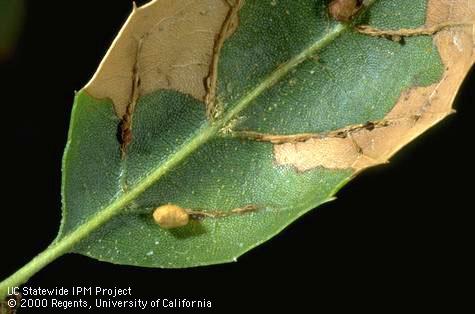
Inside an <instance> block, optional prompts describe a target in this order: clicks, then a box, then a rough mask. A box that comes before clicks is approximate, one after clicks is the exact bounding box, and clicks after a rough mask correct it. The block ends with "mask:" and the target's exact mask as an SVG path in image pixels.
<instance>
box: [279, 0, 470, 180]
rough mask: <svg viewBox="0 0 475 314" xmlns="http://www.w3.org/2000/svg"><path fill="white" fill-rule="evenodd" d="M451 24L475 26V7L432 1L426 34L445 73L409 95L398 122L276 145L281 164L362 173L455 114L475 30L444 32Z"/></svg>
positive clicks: (396, 112) (391, 117)
mask: <svg viewBox="0 0 475 314" xmlns="http://www.w3.org/2000/svg"><path fill="white" fill-rule="evenodd" d="M451 21H475V7H474V6H473V5H470V3H469V2H467V1H461V0H453V1H439V0H429V1H428V9H427V20H426V25H425V27H424V28H425V29H426V30H430V31H434V33H433V36H434V44H435V45H436V46H437V48H438V50H439V53H440V56H441V59H442V61H443V63H444V66H445V73H444V74H443V77H442V79H441V80H440V81H439V82H438V83H435V84H432V85H430V86H427V87H412V88H410V89H408V90H406V91H404V92H403V93H402V95H401V96H400V98H399V100H398V101H397V102H396V104H395V106H394V107H393V109H392V110H391V111H390V112H389V113H388V114H387V115H386V117H384V119H383V120H385V121H394V122H392V123H390V124H389V125H387V126H385V127H381V128H375V129H373V130H365V129H361V130H360V131H358V132H353V133H350V135H351V136H349V137H346V138H339V137H325V138H310V139H306V140H305V141H303V142H296V143H281V144H276V145H274V156H275V162H276V164H278V165H290V166H293V167H295V168H296V169H297V170H298V171H307V170H311V169H314V168H317V167H325V168H330V169H353V170H354V171H355V172H359V171H361V170H363V169H365V168H367V167H371V166H375V165H378V164H381V163H385V162H387V161H388V159H389V158H390V157H391V156H392V155H394V153H396V152H397V151H398V150H400V149H401V148H402V147H404V146H405V145H406V144H407V143H409V142H411V141H412V140H413V139H414V138H416V137H418V136H419V135H420V134H422V133H423V132H425V131H426V130H427V129H429V128H430V127H431V126H433V125H435V124H436V123H438V122H439V121H440V120H442V119H444V118H445V117H446V116H447V115H449V114H451V113H452V112H453V109H452V104H453V101H454V98H455V96H456V94H457V91H458V89H459V88H460V86H461V84H462V82H463V80H464V78H465V76H466V75H467V73H468V71H469V69H470V68H471V67H472V65H473V64H474V62H475V40H474V39H475V36H474V35H475V31H474V27H473V24H472V25H467V24H465V23H463V24H464V25H461V26H458V27H443V28H442V29H440V26H441V25H447V23H453V22H451ZM426 30H425V31H426ZM425 31H424V32H425ZM417 32H419V31H417ZM406 34H407V32H406ZM420 35H424V34H420ZM414 36H416V34H414ZM396 121H397V123H395V122H396Z"/></svg>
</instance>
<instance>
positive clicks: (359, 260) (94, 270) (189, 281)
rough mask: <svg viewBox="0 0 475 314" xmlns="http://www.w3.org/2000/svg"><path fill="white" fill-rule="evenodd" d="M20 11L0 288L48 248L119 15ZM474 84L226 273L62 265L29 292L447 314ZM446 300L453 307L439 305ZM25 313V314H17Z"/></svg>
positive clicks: (59, 4)
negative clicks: (435, 309)
mask: <svg viewBox="0 0 475 314" xmlns="http://www.w3.org/2000/svg"><path fill="white" fill-rule="evenodd" d="M143 2H144V1H143ZM27 7H28V12H27V16H26V21H25V27H24V32H23V34H22V38H21V39H20V42H19V45H18V47H17V51H16V53H15V55H14V56H13V58H11V59H10V61H8V62H7V63H4V64H0V77H1V81H2V83H1V85H0V90H1V98H0V99H1V100H0V101H1V104H2V105H1V110H2V114H1V120H2V139H1V152H2V160H3V162H2V167H1V169H2V172H1V179H2V181H3V182H2V183H3V184H2V191H1V195H2V204H1V217H0V226H1V227H0V228H1V229H0V234H1V237H2V240H3V242H2V248H1V254H0V256H1V257H0V263H1V268H0V277H6V276H7V275H9V274H11V273H12V272H14V271H15V270H16V269H18V268H19V267H20V266H22V265H23V264H25V263H26V262H28V261H29V260H30V259H31V258H32V257H34V256H35V255H36V254H37V253H39V252H41V251H42V250H43V249H45V248H46V247H47V245H48V244H49V243H50V242H51V241H52V240H53V238H54V237H55V235H56V232H57V228H58V225H59V222H60V219H61V213H60V179H61V173H60V165H61V157H62V153H63V148H64V144H65V141H66V136H67V129H68V123H69V115H70V110H71V105H72V102H73V96H74V93H73V91H74V90H79V89H80V88H81V87H82V86H83V85H84V84H85V83H86V82H87V81H88V80H89V78H90V77H91V75H92V74H93V73H94V71H95V69H96V68H97V65H98V63H99V61H100V59H101V58H102V56H103V55H104V53H105V51H106V49H107V48H108V46H109V45H110V43H111V41H112V39H113V38H114V36H115V34H116V32H117V30H118V29H119V27H120V26H121V25H122V23H123V22H124V20H125V18H126V17H127V15H128V14H129V13H130V9H131V2H130V1H127V0H122V1H118V0H116V1H110V2H108V1H28V6H27ZM474 82H475V76H474V73H473V71H472V73H471V74H470V75H469V77H468V79H467V81H466V82H465V84H464V86H463V88H462V90H461V93H460V94H459V96H458V100H457V102H456V109H457V111H458V113H457V114H456V115H452V116H451V117H449V118H448V119H446V120H445V121H443V122H442V123H441V124H439V125H438V126H437V127H435V128H434V129H432V130H431V131H430V132H428V133H426V134H425V135H424V136H422V137H421V138H419V139H418V140H416V141H415V142H413V143H412V144H411V145H409V146H408V147H406V148H405V149H404V150H403V151H402V152H400V153H399V154H397V155H396V156H395V157H394V158H393V159H392V162H391V163H390V164H389V165H385V166H383V167H378V168H376V169H370V170H369V171H366V172H365V173H364V174H362V175H360V176H359V177H358V178H357V179H355V180H354V181H352V182H351V183H350V184H348V185H347V186H346V187H345V188H344V189H343V190H341V191H340V192H339V193H338V200H337V201H335V202H332V203H330V204H326V205H324V206H322V207H320V208H319V209H317V210H314V211H312V212H310V213H309V214H307V215H306V216H305V217H303V218H302V219H300V220H299V221H297V222H296V223H294V224H293V225H291V226H290V227H289V228H287V229H286V230H285V231H284V232H282V233H281V234H280V235H278V236H277V237H275V238H274V239H272V240H270V241H269V242H267V243H266V244H264V245H262V246H260V247H258V248H257V249H254V250H252V251H251V252H249V253H247V254H246V255H244V256H243V257H241V258H240V259H239V261H238V262H237V263H232V264H225V265H217V266H211V267H204V268H194V269H184V270H161V269H143V268H137V267H128V266H118V265H112V264H107V263H102V262H98V261H96V260H92V259H89V258H86V257H83V256H80V255H67V256H63V257H61V258H59V259H58V260H57V261H55V262H53V263H52V264H50V265H49V266H47V267H46V268H44V269H43V270H42V271H40V272H39V273H38V274H37V275H35V276H34V277H33V278H32V279H31V280H30V281H29V283H28V285H29V286H42V287H50V288H51V287H55V286H64V287H72V286H79V285H85V286H96V285H97V286H103V287H114V286H117V287H128V286H131V287H132V289H133V295H134V297H137V298H139V297H140V298H144V299H147V298H149V297H150V298H152V297H171V298H175V297H176V298H183V297H187V298H198V299H201V298H207V299H210V300H212V301H213V310H214V311H215V312H219V313H223V312H227V311H228V310H231V309H233V310H242V311H245V310H249V311H254V310H255V311H257V310H266V311H272V310H277V309H289V310H290V309H293V310H294V311H295V312H301V311H300V309H303V308H305V307H309V306H310V307H314V308H315V309H319V308H320V307H321V306H323V304H328V301H329V300H332V303H331V305H332V308H333V309H334V310H336V309H338V308H339V307H340V306H343V305H345V306H348V305H350V306H352V307H354V308H356V307H361V308H363V309H369V308H372V307H373V308H379V309H381V310H382V309H389V308H393V307H394V306H397V305H401V304H408V303H407V302H408V301H417V302H415V303H413V304H412V305H411V307H410V308H411V309H413V308H414V305H415V304H417V305H418V306H422V307H423V308H425V307H427V306H429V305H431V306H433V305H436V306H439V305H440V304H441V303H448V304H449V305H455V304H459V302H460V301H461V300H464V299H465V297H466V296H467V294H468V288H465V285H468V284H470V282H471V284H472V285H473V282H472V281H471V278H473V277H471V275H472V273H471V271H472V270H473V265H474V264H473V262H474V260H473V258H472V257H471V256H470V255H471V253H472V251H473V236H472V238H470V235H471V234H470V232H469V231H470V229H471V228H473V222H474V220H473V216H472V214H471V211H472V210H473V205H471V204H470V203H471V202H470V201H471V200H472V196H473V194H472V193H473V192H472V182H471V180H472V178H473V177H474V170H473V166H472V162H473V158H472V153H471V150H472V144H473V138H472V126H473V122H472V121H471V120H472V119H473V107H472V106H473V105H474V102H473V99H474V96H475V95H474V90H473V86H474ZM470 208H472V210H470ZM472 288H473V287H472ZM454 292H455V295H456V297H457V299H452V298H450V299H449V295H453V294H454ZM472 300H473V299H472ZM381 301H382V302H383V304H384V305H382V307H379V306H380V305H379V304H381ZM195 311H197V312H200V311H199V310H195ZM206 311H207V310H201V312H206ZM26 312H28V313H30V312H31V313H36V312H38V311H22V312H20V313H26ZM71 312H73V311H71ZM130 312H132V311H130ZM188 312H192V311H191V310H190V311H188Z"/></svg>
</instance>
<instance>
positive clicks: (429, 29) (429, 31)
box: [355, 21, 474, 42]
mask: <svg viewBox="0 0 475 314" xmlns="http://www.w3.org/2000/svg"><path fill="white" fill-rule="evenodd" d="M473 23H474V21H472V22H457V21H449V22H443V23H439V24H435V25H431V26H423V27H418V28H401V29H397V30H391V29H379V28H375V27H372V26H369V25H358V26H355V29H356V30H357V31H358V32H359V33H360V34H364V35H368V36H372V37H383V38H387V39H390V40H392V41H396V42H401V41H402V40H403V39H404V38H406V37H414V36H432V35H434V34H437V33H438V32H440V31H442V30H444V29H447V28H451V27H457V26H467V25H468V26H470V25H473Z"/></svg>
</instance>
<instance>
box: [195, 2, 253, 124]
mask: <svg viewBox="0 0 475 314" xmlns="http://www.w3.org/2000/svg"><path fill="white" fill-rule="evenodd" d="M226 3H227V4H228V6H229V11H228V14H227V15H226V18H225V20H224V23H223V25H222V26H221V30H220V32H219V33H217V34H216V35H215V42H214V46H213V56H212V60H211V63H210V65H209V72H208V75H207V77H206V78H205V80H204V83H205V88H206V96H205V98H204V101H205V104H206V116H207V117H208V119H210V120H213V119H216V118H217V117H218V116H219V115H220V113H221V111H222V110H220V107H219V105H218V104H217V100H216V87H217V82H218V64H219V57H220V55H221V49H222V48H223V45H224V42H225V40H226V39H228V38H229V36H231V35H232V34H233V33H234V31H235V30H236V28H237V25H238V24H239V15H238V13H239V10H240V9H241V7H242V5H243V3H244V0H226Z"/></svg>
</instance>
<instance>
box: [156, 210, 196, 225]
mask: <svg viewBox="0 0 475 314" xmlns="http://www.w3.org/2000/svg"><path fill="white" fill-rule="evenodd" d="M153 219H154V220H155V222H156V223H157V224H158V225H159V226H160V227H162V228H163V229H173V228H178V227H183V226H186V225H187V224H188V222H189V221H190V215H189V214H188V213H187V211H186V210H185V209H183V208H181V207H179V206H176V205H173V204H167V205H163V206H160V207H157V208H156V209H155V210H154V211H153Z"/></svg>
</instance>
